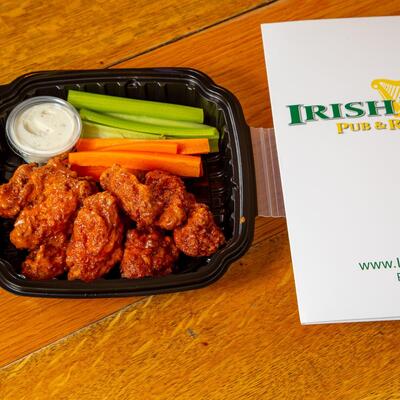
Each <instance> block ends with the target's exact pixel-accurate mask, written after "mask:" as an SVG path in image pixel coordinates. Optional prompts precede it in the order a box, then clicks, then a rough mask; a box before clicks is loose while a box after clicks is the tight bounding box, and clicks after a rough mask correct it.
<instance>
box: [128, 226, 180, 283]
mask: <svg viewBox="0 0 400 400" xmlns="http://www.w3.org/2000/svg"><path fill="white" fill-rule="evenodd" d="M178 256H179V251H178V249H177V248H176V246H175V244H174V242H173V240H172V239H171V238H170V237H168V236H164V235H163V234H162V233H161V232H160V231H158V230H155V229H150V230H147V231H138V230H136V229H132V230H130V231H128V234H127V239H126V243H125V250H124V255H123V258H122V262H121V276H122V277H123V278H130V279H132V278H142V277H145V276H162V275H167V274H170V273H171V272H172V267H173V264H174V262H175V261H176V260H177V259H178Z"/></svg>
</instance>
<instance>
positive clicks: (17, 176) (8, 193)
mask: <svg viewBox="0 0 400 400" xmlns="http://www.w3.org/2000/svg"><path fill="white" fill-rule="evenodd" d="M36 167H37V165H36V164H23V165H21V166H20V167H18V168H17V169H16V171H15V172H14V175H13V176H12V178H11V179H10V180H9V182H8V183H5V184H4V185H1V186H0V217H2V218H15V217H16V216H17V215H18V214H19V212H20V211H21V209H22V208H23V207H24V206H25V204H26V201H27V199H28V197H29V195H30V193H31V191H32V189H33V186H32V185H31V184H29V178H30V177H31V175H32V172H33V171H34V170H35V169H36Z"/></svg>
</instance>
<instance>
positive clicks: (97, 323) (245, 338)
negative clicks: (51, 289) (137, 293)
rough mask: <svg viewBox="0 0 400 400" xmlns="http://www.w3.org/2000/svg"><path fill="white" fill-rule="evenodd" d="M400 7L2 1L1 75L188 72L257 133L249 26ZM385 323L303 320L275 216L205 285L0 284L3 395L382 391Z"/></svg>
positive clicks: (182, 0) (372, 1)
mask: <svg viewBox="0 0 400 400" xmlns="http://www.w3.org/2000/svg"><path fill="white" fill-rule="evenodd" d="M268 3H271V4H268ZM399 13H400V2H399V1H398V0H386V1H385V2H378V1H376V0H364V1H335V0H303V1H298V0H297V1H295V0H280V1H275V2H272V1H259V0H226V1H196V0H164V1H163V2H160V1H148V0H136V1H135V2H130V1H129V0H119V1H116V0H115V1H97V2H96V1H94V2H85V1H83V0H69V1H68V2H63V1H61V0H57V1H55V0H53V1H50V2H37V1H34V0H30V1H26V0H25V1H20V2H15V1H13V0H3V1H2V2H1V3H0V48H1V57H0V67H1V68H0V83H6V82H8V81H10V80H12V79H13V78H15V77H16V76H18V75H20V74H22V73H25V72H28V71H32V70H43V69H68V68H105V67H113V68H117V67H118V68H119V67H144V66H147V67H153V66H188V67H194V68H197V69H200V70H202V71H204V72H205V73H207V74H209V75H210V76H211V77H212V78H213V79H214V80H215V81H216V82H217V83H218V84H220V85H222V86H225V87H226V88H228V89H230V90H231V91H232V92H234V93H235V94H236V96H237V97H238V98H239V100H240V101H241V103H242V105H243V108H244V112H245V115H246V119H247V121H248V123H249V125H251V126H264V127H269V126H272V121H271V113H270V105H269V98H268V91H267V83H266V75H265V68H264V61H263V53H262V46H261V36H260V24H261V23H263V22H273V21H284V20H298V19H314V18H338V17H355V16H373V15H396V14H397V15H398V14H399ZM396 43H397V42H396V38H394V39H393V50H394V51H397V50H396V49H397V47H396V46H397V45H396ZM398 328H399V324H398V323H397V322H381V323H378V322H377V323H362V324H361V323H357V324H337V325H320V326H301V325H300V323H299V319H298V314H297V305H296V297H295V290H294V282H293V274H292V269H291V261H290V251H289V244H288V239H287V233H286V225H285V221H284V220H282V219H277V220H273V219H265V218H258V219H257V221H256V232H255V239H254V242H253V245H252V247H251V249H250V250H249V252H248V253H247V254H246V255H245V256H244V257H243V258H242V259H241V260H239V261H237V262H236V263H235V264H233V265H232V267H231V268H230V270H229V272H228V273H227V274H226V275H225V276H224V277H223V278H222V279H221V280H220V281H218V282H217V283H215V284H213V285H212V286H210V287H207V288H205V289H201V290H196V291H192V292H185V293H178V294H169V295H162V296H155V297H147V298H124V299H96V300H61V299H38V298H28V297H17V296H14V295H11V294H9V293H7V292H5V291H2V290H0V329H1V330H0V343H1V344H0V399H7V400H8V399H17V400H22V399H35V400H36V399H175V398H176V399H189V398H190V399H281V398H282V399H395V398H400V382H399V379H398V376H397V373H399V372H400V367H399V365H398V362H397V361H398V358H399V356H400V346H398V339H397V336H396V335H397V329H398Z"/></svg>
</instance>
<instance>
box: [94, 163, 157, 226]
mask: <svg viewBox="0 0 400 400" xmlns="http://www.w3.org/2000/svg"><path fill="white" fill-rule="evenodd" d="M100 184H101V186H102V187H103V189H104V190H108V191H109V192H110V193H112V194H114V195H115V196H116V197H117V199H118V200H119V203H120V205H121V207H122V208H123V209H124V210H125V212H126V213H127V214H128V215H129V216H130V218H131V219H132V220H133V221H135V222H136V223H137V225H138V227H139V228H141V227H146V226H150V225H151V224H152V223H153V222H154V219H155V218H156V216H157V214H158V213H159V210H158V208H157V204H156V203H155V201H154V197H153V194H152V192H151V190H150V189H149V187H148V186H146V185H143V184H141V183H140V182H139V180H138V179H137V177H136V176H135V175H133V174H131V173H130V172H128V171H127V170H126V169H125V168H122V167H120V166H119V165H113V166H112V167H111V168H108V169H107V170H105V171H104V172H103V174H102V175H101V177H100Z"/></svg>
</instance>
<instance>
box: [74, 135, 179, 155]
mask: <svg viewBox="0 0 400 400" xmlns="http://www.w3.org/2000/svg"><path fill="white" fill-rule="evenodd" d="M152 142H153V141H152V140H149V141H146V140H128V139H80V140H79V142H78V144H77V146H76V147H77V149H78V151H97V150H101V151H106V149H107V151H120V150H122V151H150V152H152V151H154V150H155V149H157V152H158V153H169V154H177V153H178V144H177V143H170V142H167V141H166V140H157V144H156V145H155V144H153V143H152ZM114 146H115V148H114Z"/></svg>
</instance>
